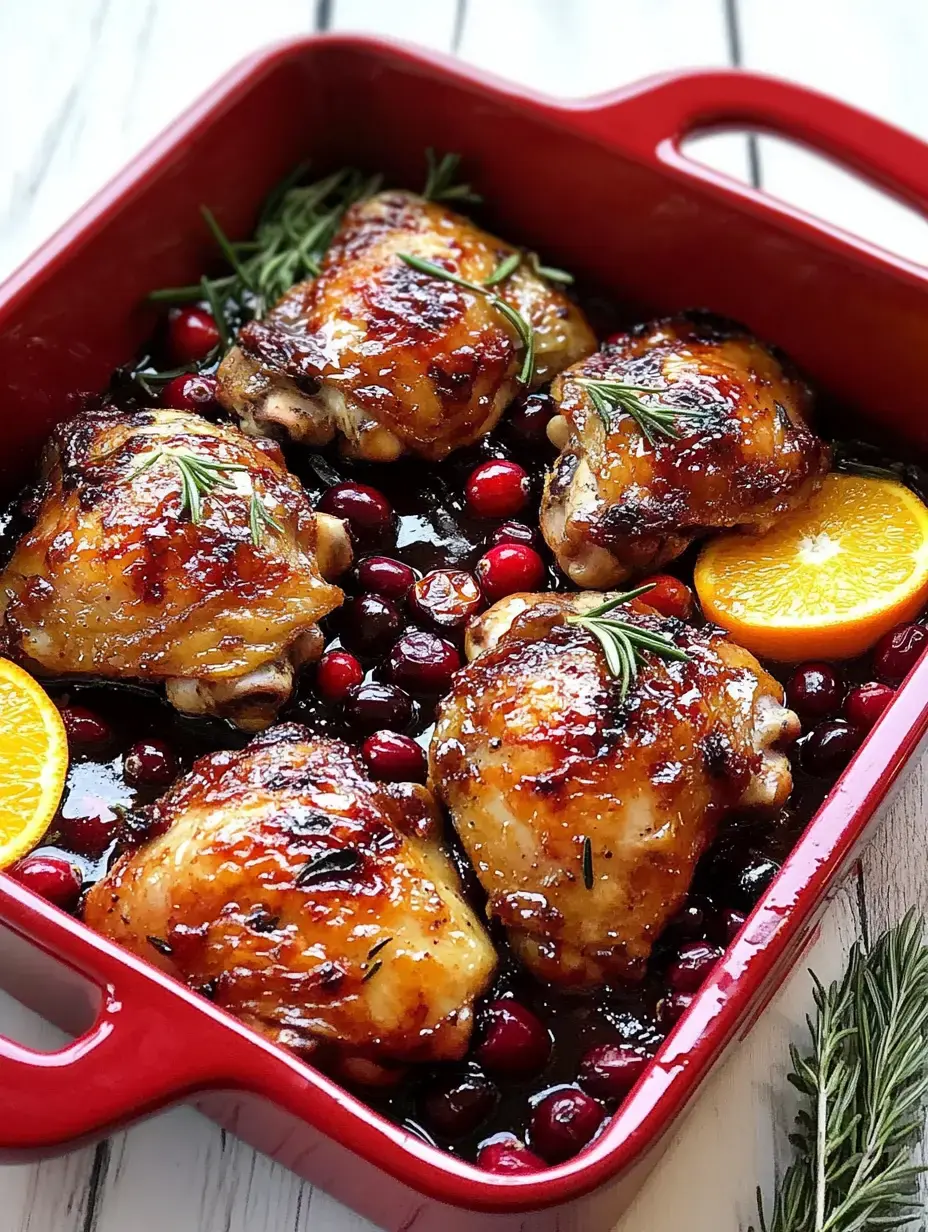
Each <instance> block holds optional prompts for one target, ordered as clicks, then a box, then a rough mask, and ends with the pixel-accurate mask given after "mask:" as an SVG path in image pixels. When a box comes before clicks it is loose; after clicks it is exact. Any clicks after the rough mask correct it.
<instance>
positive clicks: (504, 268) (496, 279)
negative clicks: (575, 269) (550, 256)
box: [483, 250, 574, 287]
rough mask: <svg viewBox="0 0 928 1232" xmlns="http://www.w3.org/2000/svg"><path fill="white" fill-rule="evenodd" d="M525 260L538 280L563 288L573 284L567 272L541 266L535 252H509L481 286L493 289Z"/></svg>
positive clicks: (570, 275) (572, 278)
mask: <svg viewBox="0 0 928 1232" xmlns="http://www.w3.org/2000/svg"><path fill="white" fill-rule="evenodd" d="M526 258H527V260H528V263H529V265H530V266H531V269H532V273H533V274H536V275H537V276H538V277H539V278H546V279H547V280H548V281H549V282H561V283H564V284H565V286H566V285H567V284H569V283H571V282H573V280H574V277H573V274H568V272H567V270H562V269H557V268H556V267H555V266H553V265H542V264H541V262H540V261H539V259H538V253H537V252H529V253H524V252H520V251H518V250H517V251H516V252H511V253H510V254H509V256H508V257H504V258H503V260H502V261H500V263H499V265H497V267H496V269H495V270H494V271H493V273H492V274H491V275H490V277H489V278H484V280H483V285H484V286H485V287H495V286H497V285H498V284H499V283H501V282H505V281H506V279H507V278H508V277H509V276H510V274H514V273H515V272H516V270H517V269H518V268H519V266H520V265H521V264H522V262H523V260H525V259H526Z"/></svg>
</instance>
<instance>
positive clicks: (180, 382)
mask: <svg viewBox="0 0 928 1232" xmlns="http://www.w3.org/2000/svg"><path fill="white" fill-rule="evenodd" d="M218 393H219V382H218V381H217V380H216V378H215V377H214V376H200V375H199V373H196V372H188V373H186V374H185V375H184V376H176V377H175V378H174V380H173V381H168V383H167V385H165V387H164V389H162V391H161V405H162V406H168V407H171V408H173V409H174V410H175V411H208V410H215V409H216V407H217V406H218V401H217V397H218Z"/></svg>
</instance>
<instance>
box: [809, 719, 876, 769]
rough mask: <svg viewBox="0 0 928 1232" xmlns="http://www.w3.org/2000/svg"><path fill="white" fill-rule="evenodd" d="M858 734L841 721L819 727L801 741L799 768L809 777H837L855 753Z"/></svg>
mask: <svg viewBox="0 0 928 1232" xmlns="http://www.w3.org/2000/svg"><path fill="white" fill-rule="evenodd" d="M861 739H862V734H861V732H860V731H859V730H858V729H857V728H856V727H851V725H850V724H849V723H845V722H844V720H843V719H831V720H828V721H826V722H824V723H819V725H818V727H814V728H813V729H812V731H811V732H809V734H808V736H806V737H805V738H804V739H803V741H802V753H801V757H802V766H803V769H804V770H808V772H809V774H817V775H821V776H823V777H830V776H833V775H836V774H839V773H840V772H841V771H842V770H843V769H844V767H845V766H846V765H847V763H848V762H849V761H850V760H851V758H852V757H853V756H854V754H855V753H856V752H857V749H858V747H859V746H860V742H861Z"/></svg>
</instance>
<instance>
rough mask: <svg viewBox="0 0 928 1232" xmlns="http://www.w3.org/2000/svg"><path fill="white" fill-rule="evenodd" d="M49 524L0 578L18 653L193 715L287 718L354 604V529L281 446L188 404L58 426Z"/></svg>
mask: <svg viewBox="0 0 928 1232" xmlns="http://www.w3.org/2000/svg"><path fill="white" fill-rule="evenodd" d="M33 510H34V514H35V523H34V526H33V528H32V529H31V530H30V531H28V532H27V533H26V534H24V535H23V537H22V538H21V539H20V541H19V543H18V544H17V546H16V550H15V552H14V553H13V556H12V559H11V560H10V562H9V564H8V565H7V567H6V569H5V570H4V572H3V574H2V576H0V622H2V623H0V632H2V638H3V643H4V646H5V650H6V653H8V654H10V655H11V656H12V657H14V658H17V659H19V660H20V661H22V662H23V663H24V664H25V665H26V666H27V667H29V668H30V669H31V670H34V671H35V672H37V673H38V674H54V675H58V676H84V675H91V676H101V677H111V678H121V679H135V680H144V681H152V682H155V681H157V682H163V683H164V685H165V686H166V689H167V695H168V698H169V699H170V701H171V702H172V703H173V704H174V705H175V706H176V707H177V709H178V710H181V711H183V712H185V713H189V714H214V715H221V716H224V717H227V718H229V719H231V720H232V721H233V722H235V723H237V724H238V725H239V726H240V727H242V728H245V729H246V730H255V729H258V728H260V727H263V726H266V725H267V724H268V723H269V722H271V721H272V720H273V718H274V716H275V715H276V713H277V711H278V710H279V708H280V706H281V705H282V704H283V703H284V702H285V701H286V700H287V698H288V697H289V696H290V693H291V690H292V686H293V679H294V673H295V671H296V669H297V668H298V667H299V665H300V664H301V663H302V662H304V661H306V660H308V659H312V658H315V657H317V656H318V654H319V653H320V651H321V648H322V635H321V632H320V630H319V628H318V624H317V622H318V621H319V619H320V618H321V617H322V616H324V615H325V614H326V613H327V612H330V611H331V610H332V609H333V608H335V607H337V606H338V604H339V603H340V602H341V599H342V592H341V591H340V590H339V589H338V587H336V586H333V585H331V584H330V583H329V582H327V581H326V580H325V578H326V577H327V576H331V575H333V574H336V573H338V572H339V571H340V570H342V569H344V568H346V567H347V566H348V565H349V564H350V562H351V548H350V545H349V542H348V538H347V533H346V531H345V528H344V524H343V523H342V522H340V521H339V520H338V519H334V518H326V517H324V516H322V515H320V516H319V517H316V515H314V513H313V511H312V508H311V506H310V504H309V502H308V500H307V498H306V495H305V493H304V491H303V489H302V487H301V486H300V484H299V482H298V481H297V480H296V479H295V478H293V476H292V475H290V474H289V472H288V471H287V470H286V468H285V466H284V462H283V458H282V456H281V453H280V449H279V447H278V446H277V445H276V444H275V443H273V442H271V441H254V440H251V439H250V438H249V437H247V436H245V435H244V434H243V433H241V432H240V431H239V430H238V429H237V428H235V427H232V426H230V425H222V424H212V423H209V422H207V421H206V420H205V419H202V418H200V417H199V416H197V415H194V414H188V413H186V412H181V411H169V410H165V411H161V410H158V411H138V412H135V413H133V414H122V413H115V412H110V411H94V412H88V413H85V414H82V415H78V416H77V417H76V418H75V419H72V420H70V421H69V422H68V423H66V424H63V425H61V426H60V427H59V428H57V429H56V430H55V433H54V435H53V436H52V439H51V442H50V444H49V447H48V449H47V451H46V456H45V460H44V468H43V477H42V480H41V482H40V485H39V488H38V490H37V492H36V494H35V497H34V500H33Z"/></svg>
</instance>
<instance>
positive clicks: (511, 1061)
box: [474, 1001, 551, 1074]
mask: <svg viewBox="0 0 928 1232" xmlns="http://www.w3.org/2000/svg"><path fill="white" fill-rule="evenodd" d="M485 1014H486V1023H487V1026H486V1031H485V1034H484V1036H483V1039H482V1040H481V1041H480V1043H479V1044H478V1045H477V1049H476V1052H475V1054H474V1055H475V1056H476V1058H477V1060H478V1061H479V1062H480V1064H481V1065H483V1066H485V1067H486V1068H487V1069H488V1070H490V1072H491V1073H498V1074H505V1073H508V1074H537V1073H538V1071H539V1070H542V1069H544V1067H545V1065H546V1063H547V1060H548V1057H549V1056H550V1055H551V1036H550V1035H549V1034H548V1031H547V1029H546V1028H545V1027H544V1025H543V1024H542V1022H541V1020H540V1019H538V1018H536V1016H535V1015H534V1014H533V1013H532V1011H531V1010H529V1009H526V1008H525V1006H524V1005H520V1004H519V1003H518V1001H492V1002H491V1003H490V1004H489V1005H488V1006H487V1008H486V1011H485Z"/></svg>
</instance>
